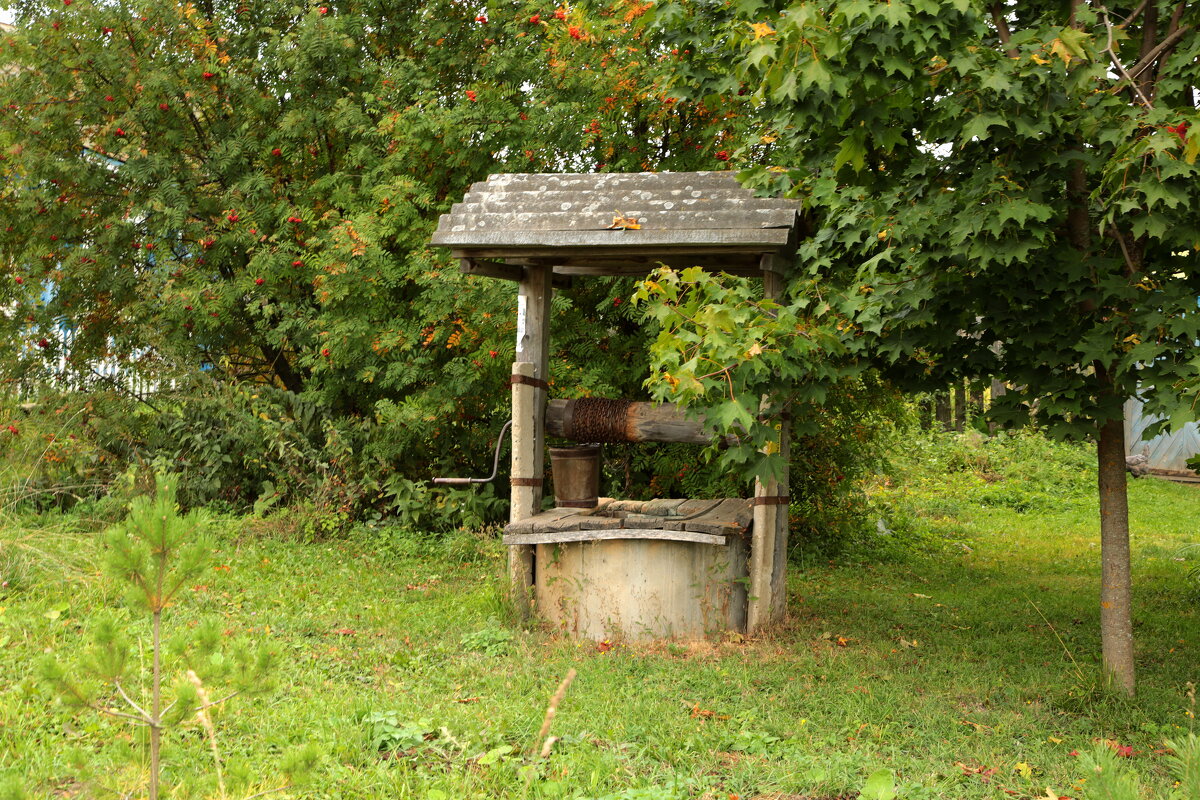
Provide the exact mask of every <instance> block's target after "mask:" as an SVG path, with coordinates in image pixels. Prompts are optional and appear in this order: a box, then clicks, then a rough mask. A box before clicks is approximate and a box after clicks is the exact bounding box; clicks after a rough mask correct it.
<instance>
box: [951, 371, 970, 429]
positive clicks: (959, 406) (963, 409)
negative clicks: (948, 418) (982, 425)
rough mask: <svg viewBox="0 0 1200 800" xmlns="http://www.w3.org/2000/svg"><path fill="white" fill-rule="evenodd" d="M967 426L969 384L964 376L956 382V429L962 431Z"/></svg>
mask: <svg viewBox="0 0 1200 800" xmlns="http://www.w3.org/2000/svg"><path fill="white" fill-rule="evenodd" d="M966 428H967V385H966V384H965V383H964V382H963V380H962V378H959V379H958V381H957V382H956V383H955V384H954V430H956V431H958V432H959V433H962V432H963V431H964V430H966Z"/></svg>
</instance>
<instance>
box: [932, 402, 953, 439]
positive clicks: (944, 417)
mask: <svg viewBox="0 0 1200 800" xmlns="http://www.w3.org/2000/svg"><path fill="white" fill-rule="evenodd" d="M934 403H935V405H934V411H933V413H934V418H935V419H936V420H937V429H938V430H940V431H948V430H950V393H949V392H938V393H937V395H935V399H934Z"/></svg>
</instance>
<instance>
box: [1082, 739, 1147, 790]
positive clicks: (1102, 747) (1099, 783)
mask: <svg viewBox="0 0 1200 800" xmlns="http://www.w3.org/2000/svg"><path fill="white" fill-rule="evenodd" d="M1079 766H1080V767H1081V768H1082V770H1083V772H1084V774H1085V775H1086V776H1087V782H1086V783H1085V784H1084V785H1085V787H1086V789H1085V794H1084V797H1086V798H1087V800H1138V798H1140V797H1142V796H1143V792H1142V785H1141V781H1139V780H1138V776H1137V774H1136V773H1134V772H1133V771H1132V770H1129V769H1127V768H1125V767H1124V765H1123V764H1122V763H1121V759H1120V758H1119V757H1118V755H1117V752H1116V750H1115V749H1114V748H1112V747H1110V746H1109V745H1107V744H1098V745H1096V747H1095V748H1093V749H1092V750H1091V751H1090V752H1085V753H1080V754H1079Z"/></svg>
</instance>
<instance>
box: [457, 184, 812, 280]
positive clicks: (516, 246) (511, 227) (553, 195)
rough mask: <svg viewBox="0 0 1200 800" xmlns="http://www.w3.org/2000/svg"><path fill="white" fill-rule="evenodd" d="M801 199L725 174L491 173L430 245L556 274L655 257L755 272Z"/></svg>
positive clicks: (787, 246) (794, 220)
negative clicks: (763, 191)
mask: <svg viewBox="0 0 1200 800" xmlns="http://www.w3.org/2000/svg"><path fill="white" fill-rule="evenodd" d="M799 205H800V204H799V201H796V200H782V199H776V198H764V197H755V195H754V193H753V192H752V191H750V190H749V189H745V188H743V187H742V186H741V185H740V184H739V183H738V182H737V180H736V178H735V176H734V173H733V172H641V173H633V174H620V173H611V174H608V173H592V174H513V175H492V176H490V177H489V178H488V179H487V180H486V181H484V182H482V183H476V184H475V185H473V186H472V187H471V189H470V191H469V192H467V194H466V196H465V197H464V198H463V201H462V202H461V203H456V204H455V205H454V207H453V208H452V209H451V210H450V213H449V214H445V215H443V216H442V218H441V220H440V222H439V224H438V229H437V232H436V233H435V234H434V236H433V244H435V245H442V246H445V247H450V248H451V250H452V252H453V253H454V255H455V256H457V257H459V258H460V259H462V260H463V270H464V271H466V272H474V273H476V274H484V275H489V274H493V273H495V272H496V269H494V267H495V264H493V265H492V267H493V268H492V269H490V270H489V269H488V268H486V267H481V266H480V264H481V260H482V259H496V258H503V259H505V260H506V261H507V263H508V264H509V265H522V264H550V265H553V266H554V268H555V269H554V272H555V273H557V274H562V275H572V274H590V275H615V274H634V273H639V272H646V271H647V270H649V269H651V268H652V267H653V266H655V265H656V264H657V263H659V262H663V263H667V264H671V265H672V266H676V265H679V266H691V265H699V266H711V267H713V268H719V269H724V270H726V271H729V272H734V273H741V274H759V272H760V271H761V270H762V269H763V268H764V264H766V265H767V266H766V268H771V266H770V264H771V263H772V259H775V258H778V257H779V256H782V255H787V254H789V253H790V252H791V251H793V250H794V249H795V246H796V240H797V238H798V235H797V224H798V221H799V220H798V212H799ZM495 277H509V276H508V275H500V274H496V275H495Z"/></svg>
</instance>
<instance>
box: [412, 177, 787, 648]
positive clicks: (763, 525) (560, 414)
mask: <svg viewBox="0 0 1200 800" xmlns="http://www.w3.org/2000/svg"><path fill="white" fill-rule="evenodd" d="M798 211H799V204H798V202H796V201H791V200H782V199H776V198H760V197H755V196H754V194H753V192H751V191H749V190H747V189H744V188H742V187H741V185H740V184H738V183H737V181H736V179H735V178H734V175H733V173H731V172H699V173H666V172H664V173H637V174H549V175H545V174H543V175H530V174H514V175H492V176H491V177H489V178H488V180H487V181H484V182H481V183H477V184H475V185H474V186H472V187H471V190H470V191H469V192H468V193H467V194H466V196H465V197H464V198H463V202H461V203H458V204H456V205H455V206H454V207H453V208H452V209H451V212H450V213H449V214H446V215H444V216H443V217H442V218H441V220H440V224H439V226H438V230H437V232H436V233H435V234H434V237H433V244H435V245H441V246H446V247H449V248H451V251H452V253H453V255H454V256H455V257H457V258H458V259H459V262H460V265H461V269H462V271H463V272H464V273H466V274H469V275H479V276H485V277H490V278H497V279H502V280H509V281H513V282H515V283H516V284H517V287H518V303H517V348H516V361H515V363H514V364H513V367H512V380H511V389H512V415H513V416H512V419H513V427H512V469H511V474H510V481H511V484H512V504H511V510H510V515H509V519H510V523H509V525H508V527H507V528H506V532H505V543H506V544H507V545H508V548H509V549H508V552H509V557H508V571H509V577H510V580H511V588H512V599H513V601H514V603H516V605H517V608H518V609H519V610H520V612H521V613H522V614H525V615H528V614H530V613H532V612H533V611H534V610H535V608H536V610H537V612H538V613H539V614H540V615H541V616H542V617H544V618H546V619H547V620H549V621H550V622H551V623H553V624H555V625H557V626H558V627H560V628H562V629H564V630H565V631H567V632H569V633H572V634H574V635H578V636H581V637H585V638H594V639H604V638H613V639H617V638H619V639H624V640H636V639H648V638H660V637H668V636H674V637H684V638H695V637H698V636H705V635H712V634H719V633H722V632H724V631H730V630H733V631H738V632H743V633H746V632H755V631H758V630H759V629H761V628H762V627H763V626H765V625H767V624H769V623H771V622H772V621H775V620H777V619H779V618H780V617H781V616H782V615H783V613H784V608H785V598H786V588H785V578H786V553H787V537H788V504H787V501H788V497H787V496H788V477H787V474H786V472H785V473H784V475H782V476H781V477H780V478H778V479H777V480H771V481H767V482H763V481H757V482H756V483H755V486H754V496H753V498H746V499H732V498H731V499H728V500H726V501H723V502H719V503H715V504H714V503H713V501H696V500H686V499H676V500H657V501H649V502H647V503H633V502H630V501H619V500H609V499H601V500H600V501H599V503H598V505H597V507H596V508H593V509H578V508H555V509H551V510H549V511H543V510H542V497H543V490H544V487H545V476H544V470H545V463H546V456H545V450H546V435H547V422H548V416H549V423H550V426H551V431H552V432H553V433H554V434H556V435H561V436H566V437H567V438H570V435H571V432H572V427H573V426H572V424H571V421H570V416H571V413H572V407H571V405H570V404H571V403H573V402H575V401H559V400H556V401H549V398H548V389H549V384H548V380H549V375H548V356H549V344H550V331H549V326H548V321H549V316H550V299H551V297H552V295H553V292H554V290H555V289H556V288H565V287H567V286H569V285H570V282H571V281H573V280H577V279H582V278H585V277H586V276H596V275H645V274H648V273H649V272H650V270H651V269H653V268H655V267H656V266H658V265H659V264H665V265H667V266H671V267H677V268H683V267H691V266H700V267H703V268H706V269H710V270H713V271H723V272H727V273H730V274H734V275H743V276H756V277H761V278H762V280H763V294H764V296H766V297H776V296H778V295H779V294H780V292H781V288H782V283H781V271H782V266H783V264H785V263H786V262H787V261H788V259H789V257H790V256H791V255H792V253H793V252H794V250H795V247H796V241H797V238H798V235H799V234H798V227H799V225H798V224H799V216H798ZM622 408H623V411H622V416H621V417H620V418H619V420H618V421H617V428H619V430H616V431H615V432H613V431H610V432H609V433H610V437H611V438H609V439H608V440H609V441H618V440H620V441H692V442H706V441H707V439H706V437H705V436H704V434H703V432H702V428H701V425H700V423H698V422H695V421H693V420H689V419H687V418H686V417H685V416H684V415H683V414H682V413H681V412H679V411H678V410H677V409H675V408H674V407H673V406H670V405H669V404H665V405H661V406H654V405H652V404H649V403H625V404H624V405H623V406H622ZM548 410H549V415H548ZM609 416H610V417H611V416H612V415H611V414H610V415H609ZM610 421H611V420H610ZM583 427H586V426H583ZM609 427H610V428H612V427H613V426H612V425H610V426H609ZM776 429H777V431H778V436H779V440H778V442H776V443H775V445H774V446H777V447H779V448H781V449H782V451H783V453H784V456H785V463H786V455H787V446H788V439H789V436H788V430H787V421H786V420H785V419H780V420H779V421H778V423H777V425H776ZM594 430H595V426H592V428H591V429H589V433H594ZM592 441H595V439H592Z"/></svg>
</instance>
